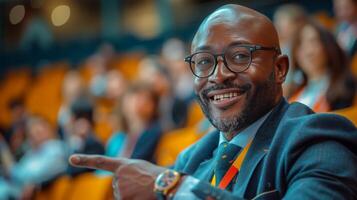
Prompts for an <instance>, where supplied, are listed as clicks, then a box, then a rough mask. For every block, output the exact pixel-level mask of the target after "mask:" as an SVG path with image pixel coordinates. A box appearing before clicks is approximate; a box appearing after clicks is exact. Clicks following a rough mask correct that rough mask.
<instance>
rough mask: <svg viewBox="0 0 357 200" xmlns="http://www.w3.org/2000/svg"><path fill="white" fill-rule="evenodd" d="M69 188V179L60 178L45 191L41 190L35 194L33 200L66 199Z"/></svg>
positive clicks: (66, 177)
mask: <svg viewBox="0 0 357 200" xmlns="http://www.w3.org/2000/svg"><path fill="white" fill-rule="evenodd" d="M70 186H71V179H70V177H68V176H61V177H59V178H58V179H56V180H55V181H54V182H53V183H52V184H51V185H49V186H48V187H46V188H45V189H41V190H40V191H38V192H37V193H36V194H35V198H34V199H35V200H48V199H51V200H64V199H67V198H66V197H67V195H68V191H69V188H70Z"/></svg>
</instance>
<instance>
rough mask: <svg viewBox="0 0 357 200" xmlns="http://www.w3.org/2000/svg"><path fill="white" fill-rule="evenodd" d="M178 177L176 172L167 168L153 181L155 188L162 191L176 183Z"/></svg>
mask: <svg viewBox="0 0 357 200" xmlns="http://www.w3.org/2000/svg"><path fill="white" fill-rule="evenodd" d="M179 179H180V175H179V173H178V172H176V171H173V170H167V171H165V172H163V173H161V174H160V175H159V176H158V177H157V179H156V181H155V189H156V190H157V191H162V192H163V191H165V190H169V189H171V188H172V187H174V186H175V185H176V183H177V182H178V180H179Z"/></svg>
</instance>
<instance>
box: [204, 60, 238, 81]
mask: <svg viewBox="0 0 357 200" xmlns="http://www.w3.org/2000/svg"><path fill="white" fill-rule="evenodd" d="M235 76H236V74H235V73H234V72H232V71H231V70H229V69H228V67H227V66H226V65H225V62H224V60H223V57H222V56H220V57H219V58H217V66H216V68H215V70H214V72H213V74H212V75H211V76H210V77H209V81H210V82H214V83H223V82H225V81H226V80H227V79H233V78H234V77H235Z"/></svg>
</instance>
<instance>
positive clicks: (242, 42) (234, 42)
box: [195, 40, 251, 52]
mask: <svg viewBox="0 0 357 200" xmlns="http://www.w3.org/2000/svg"><path fill="white" fill-rule="evenodd" d="M244 44H251V43H250V42H248V41H245V40H237V41H233V42H232V43H230V44H229V45H228V46H227V47H230V46H235V45H244ZM210 50H212V47H211V46H208V45H203V46H199V47H197V48H195V52H198V51H210Z"/></svg>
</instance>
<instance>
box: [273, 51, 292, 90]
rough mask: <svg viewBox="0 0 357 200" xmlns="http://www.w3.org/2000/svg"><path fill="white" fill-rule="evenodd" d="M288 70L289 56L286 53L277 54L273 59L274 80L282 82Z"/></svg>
mask: <svg viewBox="0 0 357 200" xmlns="http://www.w3.org/2000/svg"><path fill="white" fill-rule="evenodd" d="M288 70H289V58H288V56H287V55H278V56H277V58H276V60H275V81H276V83H278V84H283V83H284V81H285V78H286V75H287V74H288Z"/></svg>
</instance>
